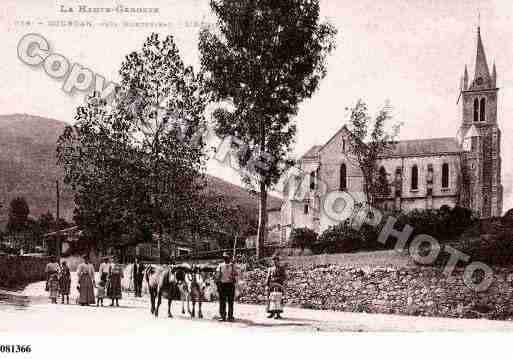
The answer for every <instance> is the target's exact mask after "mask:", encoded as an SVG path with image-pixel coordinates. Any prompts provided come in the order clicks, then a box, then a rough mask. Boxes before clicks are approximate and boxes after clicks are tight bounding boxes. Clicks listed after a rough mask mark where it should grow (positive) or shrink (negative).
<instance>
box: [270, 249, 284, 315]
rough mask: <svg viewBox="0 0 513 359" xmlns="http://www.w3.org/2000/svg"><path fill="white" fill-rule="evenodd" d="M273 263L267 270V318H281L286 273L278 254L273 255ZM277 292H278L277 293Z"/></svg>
mask: <svg viewBox="0 0 513 359" xmlns="http://www.w3.org/2000/svg"><path fill="white" fill-rule="evenodd" d="M273 262H274V265H273V266H272V267H271V268H269V271H268V272H267V293H268V298H267V312H268V313H269V316H268V318H273V317H274V319H281V313H283V287H284V285H285V280H286V279H287V274H286V272H285V267H284V266H283V265H282V264H281V263H280V258H279V257H278V255H275V256H274V257H273ZM278 293H279V294H278Z"/></svg>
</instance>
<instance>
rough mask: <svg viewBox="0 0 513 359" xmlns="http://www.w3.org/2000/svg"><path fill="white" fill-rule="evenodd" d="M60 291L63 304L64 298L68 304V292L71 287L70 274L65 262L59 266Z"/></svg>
mask: <svg viewBox="0 0 513 359" xmlns="http://www.w3.org/2000/svg"><path fill="white" fill-rule="evenodd" d="M59 282H60V290H61V296H62V301H61V303H62V304H64V297H66V303H67V304H69V290H70V286H71V273H70V271H69V267H68V264H67V263H66V262H62V266H61V276H60V281H59Z"/></svg>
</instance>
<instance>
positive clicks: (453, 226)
mask: <svg viewBox="0 0 513 359" xmlns="http://www.w3.org/2000/svg"><path fill="white" fill-rule="evenodd" d="M478 222H479V219H478V218H477V216H475V214H474V213H473V212H472V211H471V210H470V209H467V208H463V207H458V206H456V207H454V208H452V209H451V208H449V207H447V206H442V207H441V208H440V209H434V210H429V209H428V210H418V209H415V210H413V211H410V212H407V213H401V214H399V215H398V216H397V224H396V228H403V227H404V226H405V225H409V226H411V227H413V234H412V236H411V237H410V240H411V239H412V238H413V237H414V236H416V235H419V234H427V235H430V236H432V237H434V238H435V239H437V240H438V241H439V242H444V241H448V240H454V239H456V238H458V237H459V236H460V235H461V234H462V233H463V232H465V230H467V229H468V228H469V227H472V226H473V225H475V224H476V223H478Z"/></svg>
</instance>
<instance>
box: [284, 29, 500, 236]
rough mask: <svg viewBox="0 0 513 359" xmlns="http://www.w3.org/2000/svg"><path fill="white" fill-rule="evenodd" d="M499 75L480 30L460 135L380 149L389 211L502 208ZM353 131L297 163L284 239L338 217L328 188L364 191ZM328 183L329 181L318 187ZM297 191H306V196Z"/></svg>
mask: <svg viewBox="0 0 513 359" xmlns="http://www.w3.org/2000/svg"><path fill="white" fill-rule="evenodd" d="M496 82H497V73H496V69H495V63H494V64H493V67H492V71H491V72H490V70H489V67H488V62H487V59H486V55H485V51H484V46H483V41H482V39H481V33H480V28H479V27H478V29H477V50H476V58H475V68H474V72H473V74H472V79H470V78H469V73H468V70H467V66H466V65H465V70H464V73H463V77H462V79H461V85H460V86H461V88H460V94H459V95H460V96H459V100H458V103H459V105H460V106H461V124H460V128H459V131H458V133H457V134H455V136H454V137H444V138H431V139H417V140H408V141H398V142H397V143H396V144H395V146H394V147H393V149H392V150H391V151H390V152H387V153H386V155H382V156H381V158H380V160H379V162H378V168H379V175H380V176H384V178H386V183H387V184H388V186H389V190H388V191H386V194H385V195H383V196H381V198H379V203H380V206H381V207H382V208H383V209H386V210H399V211H410V210H413V209H437V208H440V207H442V206H445V205H446V206H450V207H454V206H456V205H459V206H463V207H467V208H470V209H472V210H473V211H475V212H476V213H478V214H479V216H480V217H481V218H487V217H494V216H500V215H501V214H502V196H503V194H502V184H501V154H500V145H501V131H500V129H499V126H498V121H497V95H498V90H499V89H498V88H497V86H496ZM351 139H352V136H351V133H350V132H349V130H348V129H347V127H346V126H343V127H342V128H341V129H340V130H339V131H338V132H337V133H335V134H334V135H333V136H332V137H331V138H330V139H329V140H328V141H327V142H326V143H325V144H323V145H322V146H313V147H312V148H311V149H309V150H308V151H307V152H306V153H305V154H304V155H303V156H302V157H301V158H300V159H299V161H298V164H297V165H298V167H299V168H300V169H301V172H302V173H305V174H307V178H308V180H306V181H304V180H303V181H301V183H300V184H298V185H299V187H300V190H299V191H294V192H295V193H288V198H285V199H284V201H283V204H282V206H281V209H280V213H279V217H280V219H281V226H280V227H281V228H280V229H281V234H280V237H281V240H286V239H287V238H288V237H289V235H290V232H291V231H292V229H293V228H299V227H308V228H311V229H313V230H314V231H316V232H317V233H321V232H322V231H324V230H325V229H327V228H328V227H329V226H330V225H333V224H334V222H333V220H331V219H330V218H329V217H328V216H327V215H326V214H325V213H323V211H322V210H320V208H321V207H322V204H321V201H322V197H323V195H324V194H325V193H326V192H331V191H347V192H349V193H362V192H363V176H362V172H361V170H360V168H359V166H358V162H357V161H356V159H355V157H354V155H353V154H352V153H351V150H350V148H351V146H350V141H351ZM320 181H322V184H323V186H322V187H325V188H323V189H322V192H323V193H321V190H320V188H319V187H320V186H319V183H320ZM297 193H301V195H300V196H298V195H297Z"/></svg>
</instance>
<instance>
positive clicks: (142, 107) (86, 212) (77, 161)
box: [58, 34, 207, 248]
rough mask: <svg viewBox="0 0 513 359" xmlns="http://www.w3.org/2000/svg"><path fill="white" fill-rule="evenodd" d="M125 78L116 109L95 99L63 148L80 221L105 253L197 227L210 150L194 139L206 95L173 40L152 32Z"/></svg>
mask: <svg viewBox="0 0 513 359" xmlns="http://www.w3.org/2000/svg"><path fill="white" fill-rule="evenodd" d="M120 75H121V82H120V86H119V87H118V88H117V89H116V93H115V97H114V100H113V103H112V104H107V103H106V102H105V101H104V100H102V99H101V98H100V97H99V95H98V94H95V95H94V96H92V97H91V98H90V99H89V101H88V103H87V104H86V105H85V106H82V107H80V108H78V110H77V116H76V118H75V124H74V125H73V126H70V127H68V128H66V130H65V132H64V134H63V135H62V136H61V138H60V139H59V146H58V158H59V163H61V164H62V165H63V166H64V168H65V182H66V183H68V184H70V185H71V186H72V188H73V189H74V190H75V191H76V193H77V194H76V196H75V203H76V205H77V209H76V211H75V222H76V223H77V224H78V225H79V226H81V227H83V228H85V229H86V235H87V236H90V237H92V238H94V239H95V240H96V241H100V242H101V243H102V246H103V247H104V248H106V247H108V246H112V245H118V246H119V245H127V244H130V243H132V244H133V243H136V242H137V239H136V240H135V241H134V240H133V239H134V237H139V238H142V237H144V238H147V237H148V236H147V233H149V232H155V231H156V232H158V233H160V234H162V233H163V232H168V233H171V234H173V235H174V234H175V233H176V232H179V231H180V230H182V229H183V228H193V226H194V222H195V219H196V218H198V216H200V213H199V212H198V211H197V210H196V207H195V204H196V203H197V197H198V196H199V191H200V189H201V188H202V186H203V181H202V170H203V166H204V157H205V154H204V151H203V149H204V144H203V141H202V140H201V138H197V137H195V136H196V134H197V133H198V132H199V130H200V129H201V127H202V126H203V123H204V118H203V114H204V109H205V105H206V101H207V97H206V96H205V95H204V93H203V91H202V87H201V77H200V76H199V75H195V74H194V71H193V69H192V68H191V67H185V65H184V64H183V62H182V60H181V58H180V56H179V53H178V49H177V47H176V45H175V43H174V41H173V38H172V37H171V36H168V37H166V39H164V40H163V41H161V40H160V39H159V38H158V36H157V35H156V34H152V35H151V36H150V37H149V38H148V39H147V40H146V41H145V43H144V44H143V47H142V49H141V50H140V51H137V52H132V53H130V54H129V55H128V56H127V57H126V59H125V61H124V62H123V64H122V66H121V70H120ZM120 238H127V239H128V242H127V243H125V242H123V243H121V242H120ZM159 244H160V242H159Z"/></svg>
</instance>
